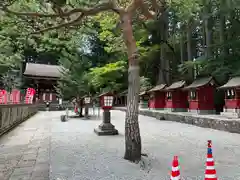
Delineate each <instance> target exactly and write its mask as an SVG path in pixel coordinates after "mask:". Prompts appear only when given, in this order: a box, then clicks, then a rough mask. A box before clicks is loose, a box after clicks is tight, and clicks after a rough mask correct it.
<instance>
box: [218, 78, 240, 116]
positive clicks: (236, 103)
mask: <svg viewBox="0 0 240 180" xmlns="http://www.w3.org/2000/svg"><path fill="white" fill-rule="evenodd" d="M219 89H223V90H225V107H224V110H223V111H224V112H222V113H221V114H222V115H230V116H234V117H236V118H239V117H240V77H234V78H231V79H230V80H229V81H228V82H227V83H226V84H224V85H223V86H221V87H219Z"/></svg>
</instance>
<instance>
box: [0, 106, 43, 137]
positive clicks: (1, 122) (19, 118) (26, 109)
mask: <svg viewBox="0 0 240 180" xmlns="http://www.w3.org/2000/svg"><path fill="white" fill-rule="evenodd" d="M37 111H38V107H37V105H34V104H7V105H0V135H2V134H4V133H5V132H7V131H8V130H10V129H11V128H13V127H15V126H16V125H18V124H19V123H21V122H23V121H25V120H26V119H28V118H29V117H31V116H33V115H34V114H36V113H37Z"/></svg>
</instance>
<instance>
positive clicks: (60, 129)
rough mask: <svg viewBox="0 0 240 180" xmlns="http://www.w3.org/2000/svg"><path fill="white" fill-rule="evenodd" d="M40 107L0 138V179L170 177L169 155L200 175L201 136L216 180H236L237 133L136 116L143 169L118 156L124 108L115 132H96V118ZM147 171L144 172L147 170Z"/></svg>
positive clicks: (188, 175) (239, 172) (195, 179)
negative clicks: (104, 134)
mask: <svg viewBox="0 0 240 180" xmlns="http://www.w3.org/2000/svg"><path fill="white" fill-rule="evenodd" d="M61 114H63V112H40V113H38V114H37V115H36V116H34V117H33V118H31V119H29V120H28V121H26V122H24V123H22V124H21V125H20V126H18V127H17V128H15V129H14V130H13V131H11V132H10V133H8V134H6V135H5V136H3V137H2V138H1V139H0V180H30V179H32V180H169V170H170V168H171V161H172V158H173V155H179V156H180V165H181V174H182V177H183V178H182V180H183V179H187V180H200V179H201V180H203V179H204V178H203V176H204V166H205V160H206V158H205V157H206V141H207V140H208V139H212V140H213V153H214V154H213V155H214V158H215V161H216V169H217V174H218V176H219V179H220V180H240V142H239V139H240V135H239V134H231V133H227V132H221V131H217V130H212V129H204V128H200V127H195V126H190V125H187V124H180V123H176V122H166V121H157V120H155V119H153V118H150V117H144V116H140V126H141V134H142V141H143V151H144V153H147V154H148V155H149V157H148V158H144V161H145V165H146V169H144V170H142V169H141V168H140V166H139V164H138V165H136V164H132V163H129V162H127V161H125V160H123V159H122V156H123V154H124V136H123V133H124V113H123V112H120V111H113V113H112V119H113V124H114V125H115V126H116V128H117V129H118V130H119V132H120V135H118V136H111V137H98V136H96V135H95V134H94V133H93V129H94V128H95V127H96V126H97V125H99V124H100V122H101V121H100V120H97V119H93V120H80V119H70V120H69V121H68V122H60V120H59V116H60V115H61ZM148 171H149V172H148Z"/></svg>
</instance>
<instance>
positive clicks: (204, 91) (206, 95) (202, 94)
mask: <svg viewBox="0 0 240 180" xmlns="http://www.w3.org/2000/svg"><path fill="white" fill-rule="evenodd" d="M184 89H185V90H187V91H188V103H189V107H188V111H189V112H196V113H200V114H212V113H215V106H214V93H215V90H216V84H215V80H214V79H213V78H212V77H207V78H198V79H196V80H195V81H194V82H193V83H192V84H190V85H189V86H187V87H185V88H184Z"/></svg>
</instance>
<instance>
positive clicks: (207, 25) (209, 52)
mask: <svg viewBox="0 0 240 180" xmlns="http://www.w3.org/2000/svg"><path fill="white" fill-rule="evenodd" d="M203 2H204V4H205V7H204V18H205V20H204V27H205V33H206V55H207V58H210V57H212V53H213V51H212V18H211V4H210V3H209V1H207V0H204V1H203Z"/></svg>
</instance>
